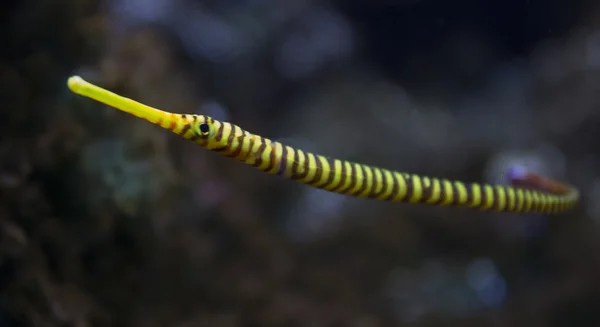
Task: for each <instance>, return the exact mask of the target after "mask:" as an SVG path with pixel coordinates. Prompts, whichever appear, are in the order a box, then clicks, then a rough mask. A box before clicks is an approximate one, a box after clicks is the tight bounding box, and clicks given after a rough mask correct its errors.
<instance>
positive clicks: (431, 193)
mask: <svg viewBox="0 0 600 327" xmlns="http://www.w3.org/2000/svg"><path fill="white" fill-rule="evenodd" d="M67 85H68V87H69V89H70V90H71V91H72V92H74V93H76V94H79V95H81V96H84V97H88V98H91V99H93V100H96V101H98V102H101V103H104V104H106V105H108V106H111V107H114V108H116V109H118V110H120V111H123V112H126V113H128V114H131V115H134V116H136V117H139V118H142V119H145V120H147V121H149V122H150V123H153V124H155V125H158V126H160V127H162V128H164V129H167V130H169V131H171V132H173V133H175V134H178V135H180V136H182V137H184V138H186V139H188V140H190V141H192V142H195V143H197V144H198V145H200V146H202V147H204V148H205V149H208V150H211V151H214V152H217V153H219V154H221V155H223V156H226V157H230V158H234V159H236V160H239V161H241V162H244V163H246V164H248V165H251V166H253V167H256V168H258V169H260V170H262V171H264V172H267V173H269V174H276V175H279V176H283V177H286V178H289V179H292V180H296V181H298V182H300V183H304V184H306V185H310V186H312V187H317V188H320V189H324V190H327V191H330V192H335V193H340V194H345V195H349V196H356V197H361V198H372V199H377V200H385V201H401V202H408V203H426V204H431V205H440V206H455V207H468V208H476V209H480V210H493V211H499V212H513V213H527V212H535V213H543V214H561V213H564V212H565V211H567V210H569V209H571V208H572V207H573V206H575V204H576V203H577V202H578V199H579V191H578V190H577V189H576V188H575V187H573V186H570V185H568V184H565V183H562V182H559V181H556V180H553V179H550V178H547V177H544V176H541V175H538V174H536V173H534V172H531V171H528V170H527V169H525V168H522V167H514V169H512V170H511V172H510V176H511V178H512V183H511V185H492V184H487V183H466V182H462V181H457V180H449V179H445V178H436V177H427V176H419V175H416V174H411V173H407V172H400V171H393V170H388V169H383V168H378V167H373V166H369V165H365V164H361V163H356V162H350V161H347V160H341V159H335V158H330V157H327V156H323V155H318V154H314V153H310V152H306V151H303V150H301V149H296V148H293V147H290V146H287V145H284V144H281V143H279V142H275V141H272V140H270V139H268V138H265V137H262V136H260V135H257V134H253V133H250V132H249V131H246V130H244V129H242V128H241V127H239V126H237V125H235V124H232V123H228V122H223V121H218V120H216V119H213V118H212V117H209V116H206V115H195V114H176V113H171V112H166V111H163V110H159V109H156V108H153V107H150V106H147V105H145V104H142V103H139V102H137V101H134V100H132V99H129V98H126V97H123V96H120V95H118V94H115V93H113V92H111V91H108V90H106V89H104V88H101V87H99V86H96V85H94V84H92V83H89V82H87V81H85V80H83V79H82V78H81V77H79V76H72V77H70V78H69V79H68V82H67Z"/></svg>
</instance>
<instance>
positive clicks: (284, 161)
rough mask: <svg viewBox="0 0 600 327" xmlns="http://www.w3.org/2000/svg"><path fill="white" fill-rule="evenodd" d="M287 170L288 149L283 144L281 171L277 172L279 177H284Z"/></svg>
mask: <svg viewBox="0 0 600 327" xmlns="http://www.w3.org/2000/svg"><path fill="white" fill-rule="evenodd" d="M286 168H287V147H286V146H285V145H283V144H282V145H281V159H280V160H279V169H278V170H277V175H279V176H284V175H285V170H286Z"/></svg>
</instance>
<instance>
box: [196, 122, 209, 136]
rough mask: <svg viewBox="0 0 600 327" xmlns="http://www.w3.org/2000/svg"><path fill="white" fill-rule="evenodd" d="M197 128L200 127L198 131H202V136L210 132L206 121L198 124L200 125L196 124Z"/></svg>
mask: <svg viewBox="0 0 600 327" xmlns="http://www.w3.org/2000/svg"><path fill="white" fill-rule="evenodd" d="M198 129H200V133H202V135H204V136H206V135H208V133H209V132H210V126H208V124H207V123H202V124H200V126H198Z"/></svg>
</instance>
